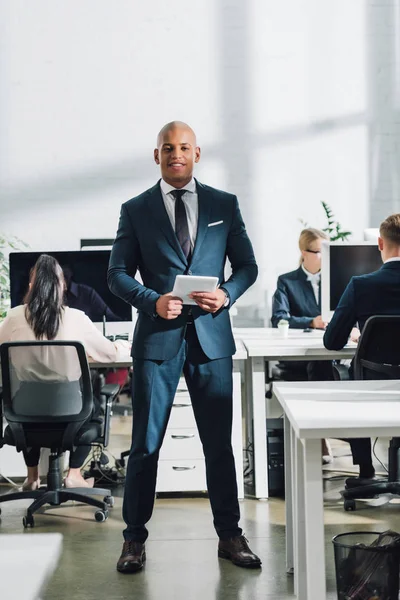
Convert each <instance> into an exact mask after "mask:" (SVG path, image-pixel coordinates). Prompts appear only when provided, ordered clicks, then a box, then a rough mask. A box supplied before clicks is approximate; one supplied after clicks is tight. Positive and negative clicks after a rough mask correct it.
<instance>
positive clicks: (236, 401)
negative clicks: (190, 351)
mask: <svg viewBox="0 0 400 600" xmlns="http://www.w3.org/2000/svg"><path fill="white" fill-rule="evenodd" d="M232 448H233V454H234V457H235V466H236V479H237V486H238V498H244V482H243V434H242V378H241V373H240V366H239V364H238V361H237V360H235V361H233V421H232Z"/></svg>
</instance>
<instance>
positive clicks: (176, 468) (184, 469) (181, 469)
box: [172, 465, 196, 471]
mask: <svg viewBox="0 0 400 600" xmlns="http://www.w3.org/2000/svg"><path fill="white" fill-rule="evenodd" d="M172 468H173V470H174V471H193V469H195V468H196V466H195V465H193V467H172Z"/></svg>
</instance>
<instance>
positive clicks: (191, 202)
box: [160, 177, 199, 252]
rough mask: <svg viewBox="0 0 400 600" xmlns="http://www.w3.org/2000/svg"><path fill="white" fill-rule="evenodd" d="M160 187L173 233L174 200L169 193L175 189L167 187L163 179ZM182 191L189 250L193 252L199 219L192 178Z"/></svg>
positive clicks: (194, 183)
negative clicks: (183, 191) (187, 227)
mask: <svg viewBox="0 0 400 600" xmlns="http://www.w3.org/2000/svg"><path fill="white" fill-rule="evenodd" d="M160 187H161V194H162V197H163V200H164V206H165V209H166V211H167V213H168V216H169V220H170V221H171V225H172V229H173V230H174V231H175V198H174V197H173V195H172V194H171V192H173V191H174V190H176V189H177V188H174V187H173V186H172V185H169V183H167V182H166V181H164V179H161V183H160ZM183 189H184V190H185V194H183V196H182V200H183V204H184V205H185V209H186V216H187V220H188V226H189V237H190V249H191V251H192V252H193V248H194V245H195V243H196V235H197V223H198V218H199V199H198V196H197V190H196V182H195V180H194V178H193V177H192V179H191V180H190V181H189V183H188V184H187V185H185V187H184V188H183Z"/></svg>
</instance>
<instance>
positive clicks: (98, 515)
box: [94, 510, 108, 523]
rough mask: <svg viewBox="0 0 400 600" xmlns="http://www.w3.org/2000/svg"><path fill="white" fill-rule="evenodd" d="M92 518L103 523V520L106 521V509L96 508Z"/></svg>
mask: <svg viewBox="0 0 400 600" xmlns="http://www.w3.org/2000/svg"><path fill="white" fill-rule="evenodd" d="M94 518H95V519H96V521H98V522H99V523H103V522H104V521H107V519H108V510H96V512H95V513H94Z"/></svg>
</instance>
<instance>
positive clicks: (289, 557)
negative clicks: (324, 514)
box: [284, 415, 294, 573]
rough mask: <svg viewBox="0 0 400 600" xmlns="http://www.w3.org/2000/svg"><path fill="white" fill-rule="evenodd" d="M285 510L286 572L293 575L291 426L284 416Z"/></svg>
mask: <svg viewBox="0 0 400 600" xmlns="http://www.w3.org/2000/svg"><path fill="white" fill-rule="evenodd" d="M284 424H285V510H286V571H287V572H288V573H293V567H294V564H293V501H292V489H293V488H292V449H291V445H292V442H291V426H290V421H289V419H288V418H287V417H286V415H285V419H284Z"/></svg>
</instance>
